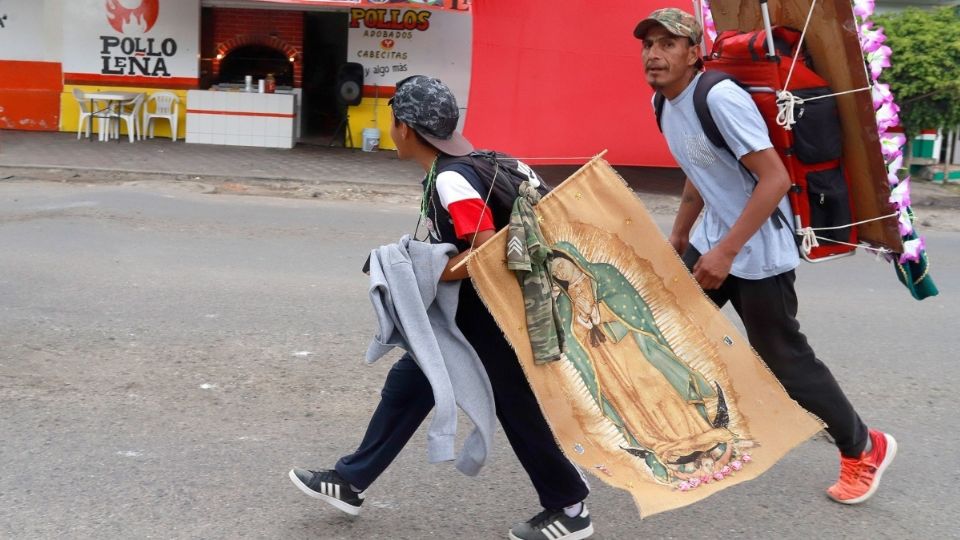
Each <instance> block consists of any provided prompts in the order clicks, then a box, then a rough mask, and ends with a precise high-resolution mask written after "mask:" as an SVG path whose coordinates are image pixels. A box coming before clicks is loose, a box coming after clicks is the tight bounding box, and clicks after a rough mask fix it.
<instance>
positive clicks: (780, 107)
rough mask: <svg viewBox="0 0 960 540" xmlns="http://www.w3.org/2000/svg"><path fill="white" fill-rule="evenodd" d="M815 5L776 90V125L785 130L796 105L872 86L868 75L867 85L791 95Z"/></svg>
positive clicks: (795, 121) (789, 127) (791, 120)
mask: <svg viewBox="0 0 960 540" xmlns="http://www.w3.org/2000/svg"><path fill="white" fill-rule="evenodd" d="M816 6H817V0H813V1H812V2H810V11H808V12H807V20H806V21H805V22H804V23H803V31H801V32H800V42H799V43H798V44H797V50H796V51H795V52H794V53H793V61H791V62H790V71H789V72H787V80H786V82H784V84H783V90H777V125H779V126H780V127H782V128H783V129H785V130H787V131H790V130H791V129H793V125H794V124H796V123H797V119H796V113H795V112H794V110H795V109H796V107H797V106H798V105H801V106H802V105H803V104H804V103H805V102H807V101H814V100H817V99H823V98H828V97H834V96H842V95H844V94H851V93H853V92H863V91H864V90H872V89H873V86H872V85H871V84H870V77H869V76H868V77H867V86H865V87H863V88H857V89H855V90H845V91H843V92H834V93H833V94H826V95H823V96H816V97H811V98H806V99H802V98H798V97H797V96H795V95H793V93H792V92H790V90H789V88H790V80H791V79H793V69H794V68H795V67H796V66H797V58H799V57H800V49H801V47H803V42H804V38H805V37H806V35H807V28H808V27H809V26H810V19H811V18H813V9H814V8H815V7H816ZM864 72H866V64H864Z"/></svg>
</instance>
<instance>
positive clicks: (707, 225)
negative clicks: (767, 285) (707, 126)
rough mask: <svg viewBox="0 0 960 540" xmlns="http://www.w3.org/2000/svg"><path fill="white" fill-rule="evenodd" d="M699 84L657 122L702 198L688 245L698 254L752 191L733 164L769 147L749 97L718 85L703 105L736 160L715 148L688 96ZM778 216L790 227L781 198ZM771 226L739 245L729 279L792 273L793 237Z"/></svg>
mask: <svg viewBox="0 0 960 540" xmlns="http://www.w3.org/2000/svg"><path fill="white" fill-rule="evenodd" d="M699 80H700V75H697V77H696V79H694V81H693V82H691V83H690V85H689V86H687V88H686V89H685V90H684V91H683V93H681V94H680V95H679V96H677V97H676V98H674V99H672V100H667V101H665V102H664V104H663V112H662V115H661V118H660V120H661V125H662V126H663V134H664V136H665V137H666V139H667V145H668V146H669V147H670V152H671V153H672V154H673V157H674V159H676V160H677V163H679V164H680V167H681V168H682V169H683V172H685V173H686V174H687V177H688V178H690V181H691V182H693V185H694V186H695V187H696V188H697V191H699V192H700V195H701V196H702V197H703V201H704V206H705V211H704V213H703V218H702V219H701V220H700V222H699V223H698V224H697V227H696V229H694V231H693V234H692V235H691V238H690V243H691V245H693V247H695V248H696V249H697V250H698V251H699V252H700V253H706V252H708V251H710V250H711V249H713V247H714V246H716V245H717V244H718V243H719V242H720V240H721V239H723V237H724V236H726V234H727V233H728V232H729V231H730V228H731V227H733V224H734V223H735V222H736V221H737V219H738V218H739V217H740V214H741V213H742V212H743V209H744V208H745V207H746V205H747V201H748V200H749V198H750V195H751V194H752V193H753V189H754V187H756V181H755V180H754V178H753V177H752V176H750V175H749V174H748V173H747V172H746V171H745V170H744V168H743V167H742V166H741V165H740V163H739V162H738V161H737V160H738V159H740V158H742V157H743V156H744V155H746V154H749V153H751V152H757V151H760V150H765V149H767V148H772V147H773V145H772V144H771V143H770V137H769V135H768V133H767V126H766V124H765V123H764V121H763V117H762V116H760V111H758V110H757V107H756V105H755V104H754V102H753V99H752V98H751V97H750V95H749V94H748V93H747V92H746V91H745V90H743V89H742V88H740V87H739V86H737V85H736V83H734V82H732V81H722V82H720V83H718V84H717V85H716V86H714V87H713V88H712V89H711V90H710V93H709V94H707V105H708V107H709V109H710V112H711V114H712V116H713V119H714V121H715V122H716V124H717V127H718V128H719V129H720V133H721V134H722V135H723V138H724V140H725V141H726V142H727V145H728V146H729V147H730V149H731V150H733V153H734V154H735V155H736V156H737V159H734V158H733V156H731V155H730V152H727V151H726V150H725V149H723V148H717V147H716V146H714V145H713V143H711V142H710V140H709V139H707V136H706V134H705V133H704V131H703V128H702V127H701V125H700V120H699V119H698V118H697V113H696V111H695V110H694V107H693V91H694V89H695V88H696V86H697V82H699ZM780 210H781V211H782V212H783V214H784V216H786V217H787V219H788V221H789V222H790V223H793V212H792V211H791V210H790V203H789V201H788V200H787V198H786V197H784V198H783V200H781V201H780ZM774 220H776V218H773V219H767V220H766V221H764V222H763V225H761V227H760V229H759V230H758V231H757V232H756V234H754V235H753V236H752V237H751V238H750V239H749V240H748V241H747V243H746V244H744V246H743V248H742V249H741V250H740V252H739V253H738V254H737V256H736V257H735V258H734V260H733V266H732V268H731V269H730V273H731V274H732V275H734V276H736V277H739V278H743V279H763V278H768V277H771V276H775V275H777V274H782V273H783V272H787V271H789V270H793V269H794V268H796V267H797V265H798V264H800V257H799V254H798V253H797V244H796V242H795V241H794V238H793V231H792V230H791V228H790V227H788V226H787V225H786V224H783V223H782V222H775V221H774ZM778 224H779V225H780V226H779V227H778Z"/></svg>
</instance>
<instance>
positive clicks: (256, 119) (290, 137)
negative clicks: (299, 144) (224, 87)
mask: <svg viewBox="0 0 960 540" xmlns="http://www.w3.org/2000/svg"><path fill="white" fill-rule="evenodd" d="M296 116H297V115H296V96H294V95H293V94H258V93H247V92H222V91H209V90H188V91H187V142H188V143H203V144H224V145H231V146H264V147H269V148H293V144H294V142H295V139H294V131H295V130H294V122H295V120H296Z"/></svg>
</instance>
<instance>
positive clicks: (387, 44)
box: [380, 39, 395, 51]
mask: <svg viewBox="0 0 960 540" xmlns="http://www.w3.org/2000/svg"><path fill="white" fill-rule="evenodd" d="M394 45H395V43H394V41H393V40H392V39H385V40H383V41H381V42H380V48H381V49H383V50H385V51H389V50H390V49H392V48H393V46H394Z"/></svg>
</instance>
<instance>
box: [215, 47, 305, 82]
mask: <svg viewBox="0 0 960 540" xmlns="http://www.w3.org/2000/svg"><path fill="white" fill-rule="evenodd" d="M268 74H273V77H274V79H275V80H276V82H277V86H293V64H292V63H291V62H290V59H289V58H287V55H285V54H283V52H282V51H279V50H277V49H274V48H272V47H267V46H264V45H244V46H242V47H237V48H236V49H233V50H232V51H230V52H229V53H228V54H227V56H225V57H224V58H223V60H221V61H220V78H219V81H217V82H221V83H239V84H243V82H244V76H246V75H252V76H253V80H254V81H256V80H259V79H264V78H266V76H267V75H268Z"/></svg>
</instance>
